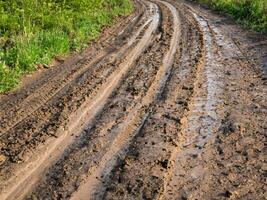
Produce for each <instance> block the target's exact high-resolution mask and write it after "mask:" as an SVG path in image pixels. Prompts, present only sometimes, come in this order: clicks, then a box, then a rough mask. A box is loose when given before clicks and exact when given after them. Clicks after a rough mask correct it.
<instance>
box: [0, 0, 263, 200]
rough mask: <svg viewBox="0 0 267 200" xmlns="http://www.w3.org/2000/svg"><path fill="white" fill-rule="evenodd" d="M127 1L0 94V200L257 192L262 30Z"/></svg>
mask: <svg viewBox="0 0 267 200" xmlns="http://www.w3.org/2000/svg"><path fill="white" fill-rule="evenodd" d="M135 6H136V11H135V13H134V14H132V15H131V16H129V17H124V18H123V17H121V18H120V19H118V21H117V23H116V24H115V25H114V26H113V27H110V28H107V29H106V30H104V32H103V34H102V36H101V38H100V40H99V41H97V42H95V43H92V44H90V46H89V48H88V49H87V50H85V51H84V52H83V53H82V54H75V55H73V56H71V57H70V58H67V59H66V60H65V61H64V62H62V63H61V64H58V65H57V66H55V67H53V68H51V69H47V70H45V71H44V72H42V73H38V74H36V75H34V76H33V77H32V78H30V80H28V81H27V83H25V84H24V85H23V86H22V87H21V88H20V89H18V90H17V91H14V92H12V93H11V94H8V95H5V96H3V95H2V96H1V97H0V98H1V99H0V105H1V109H0V199H3V200H4V199H16V200H17V199H73V200H74V199H76V200H78V199H80V200H83V199H85V200H87V199H119V200H121V199H125V200H131V199H132V200H136V199H164V200H172V199H181V200H186V199H190V200H193V199H253V200H256V199H260V200H262V199H266V191H267V188H266V177H267V163H266V155H267V154H266V153H267V152H266V133H267V126H266V125H267V87H266V83H267V82H266V80H267V79H266V72H267V69H266V68H267V37H266V36H263V35H259V34H256V33H253V32H250V31H247V30H244V29H243V28H241V27H240V26H238V25H236V24H235V23H234V22H233V21H232V20H230V19H228V18H226V17H223V16H219V15H216V14H215V13H212V12H211V11H209V10H207V9H206V8H203V7H200V6H198V5H196V4H193V3H190V2H188V1H182V0H180V1H179V0H165V1H161V0H155V1H154V0H153V1H146V0H136V1H135Z"/></svg>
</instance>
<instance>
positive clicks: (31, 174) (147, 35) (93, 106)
mask: <svg viewBox="0 0 267 200" xmlns="http://www.w3.org/2000/svg"><path fill="white" fill-rule="evenodd" d="M152 19H153V18H152ZM148 20H149V21H151V23H150V24H148V25H147V26H148V27H147V30H146V31H145V32H144V35H143V36H142V38H140V41H139V42H138V43H137V44H136V46H135V47H134V48H133V49H132V50H131V52H130V53H129V54H128V55H127V57H126V59H125V60H124V62H123V63H122V64H120V66H119V67H118V69H117V70H115V71H114V72H113V74H112V75H111V76H110V77H109V78H108V80H107V81H106V84H103V85H102V86H101V87H100V89H99V91H100V92H99V93H98V94H97V95H96V96H95V97H94V98H93V99H91V101H87V102H86V105H88V104H89V105H90V107H88V106H86V105H85V106H81V108H80V109H79V111H78V112H77V113H75V114H74V115H73V116H72V117H71V118H72V119H73V120H72V124H71V126H69V127H67V129H66V130H68V131H64V132H63V133H62V134H60V136H59V137H58V138H57V139H56V140H55V141H54V142H52V141H49V143H48V144H47V146H46V151H45V152H46V154H45V155H42V156H41V157H39V156H36V157H37V158H36V159H35V160H34V161H31V162H29V163H28V165H26V167H25V169H24V170H23V171H20V172H19V174H20V175H18V176H16V177H14V178H15V179H17V180H19V182H17V183H16V185H13V186H11V187H10V188H9V189H7V190H6V191H2V194H1V198H3V199H6V198H7V199H9V198H10V199H17V198H21V197H23V196H24V195H25V194H26V193H27V192H28V190H29V189H30V188H31V186H33V184H34V182H35V181H37V180H38V179H39V175H38V174H40V173H42V172H43V171H44V170H45V168H47V166H48V165H49V163H51V162H52V160H53V159H55V158H56V157H57V155H56V154H59V153H60V152H62V151H63V150H64V148H65V147H66V146H67V145H68V144H70V142H71V140H72V139H71V133H72V132H73V131H74V129H76V130H75V132H76V131H78V130H77V129H79V127H80V126H81V125H82V124H81V123H83V121H84V120H85V118H86V120H87V121H89V120H90V118H88V114H90V116H91V118H93V116H94V115H95V114H96V113H97V112H98V111H100V110H101V108H102V107H103V105H104V104H105V101H106V99H107V98H108V96H109V95H110V94H111V93H112V91H113V90H114V89H115V88H116V87H117V85H118V83H119V82H120V79H121V77H123V76H124V74H125V73H126V72H127V71H128V68H129V67H130V66H131V65H132V63H133V62H134V60H136V58H137V57H138V56H139V55H140V53H141V52H142V50H143V49H144V48H146V46H147V44H148V43H149V42H150V40H151V35H152V33H153V32H154V30H155V28H156V26H157V19H153V20H150V19H148ZM58 148H61V149H62V150H61V151H59V150H57V149H58ZM55 151H56V152H55ZM22 177H23V178H22ZM33 178H34V179H33ZM29 181H30V182H29ZM9 182H10V183H12V182H13V183H14V182H16V181H15V180H14V179H11V180H9ZM25 183H28V185H27V188H25V187H24V188H23V191H21V190H22V188H21V184H23V185H24V184H25ZM29 183H31V184H29ZM5 184H8V182H6V183H5Z"/></svg>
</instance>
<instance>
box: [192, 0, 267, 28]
mask: <svg viewBox="0 0 267 200" xmlns="http://www.w3.org/2000/svg"><path fill="white" fill-rule="evenodd" d="M194 1H197V2H201V3H205V4H208V5H210V6H211V7H212V8H213V9H216V10H218V11H222V12H224V13H227V14H230V15H231V16H233V17H234V18H235V19H236V20H237V21H238V22H239V23H242V24H244V25H246V26H247V27H249V28H252V29H254V30H256V31H258V32H261V33H267V0H194Z"/></svg>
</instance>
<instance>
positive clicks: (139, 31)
mask: <svg viewBox="0 0 267 200" xmlns="http://www.w3.org/2000/svg"><path fill="white" fill-rule="evenodd" d="M146 13H147V14H146V15H147V16H148V17H149V16H150V18H149V20H147V21H146V22H145V23H143V24H142V26H141V27H139V29H138V30H137V31H136V32H135V33H134V35H133V37H132V38H130V41H128V46H132V45H133V44H134V42H135V39H137V38H138V37H139V35H140V34H142V31H143V30H144V28H146V27H147V25H148V24H149V23H150V22H151V15H153V7H151V6H150V7H149V10H148V12H146ZM125 51H126V50H125ZM113 54H114V55H115V53H113ZM113 54H112V55H113ZM118 56H119V55H118V53H117V56H116V57H118ZM114 59H115V58H114ZM109 62H110V61H109ZM107 77H108V75H107ZM94 93H95V92H94ZM91 96H93V95H91ZM48 120H49V118H48ZM42 121H43V119H42ZM46 122H48V121H47V119H46V121H44V122H43V123H42V124H41V123H39V125H40V126H38V127H35V132H37V133H38V131H39V128H42V127H43V125H44V124H45V123H46ZM37 128H38V129H37ZM32 138H34V135H33V136H32Z"/></svg>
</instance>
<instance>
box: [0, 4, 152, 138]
mask: <svg viewBox="0 0 267 200" xmlns="http://www.w3.org/2000/svg"><path fill="white" fill-rule="evenodd" d="M151 12H152V10H151V8H150V9H149V10H148V13H147V15H148V16H149V14H150V13H151ZM145 17H146V16H144V18H145ZM142 20H143V19H142ZM142 20H140V21H142ZM148 23H149V21H148V20H147V21H146V22H145V23H144V24H143V25H142V26H141V27H140V28H139V29H138V30H137V32H136V33H134V35H133V36H132V37H131V39H130V40H129V42H128V43H127V44H126V45H125V46H123V47H121V48H120V49H118V50H115V52H113V53H111V54H109V53H108V52H107V51H105V50H104V51H101V52H100V53H97V55H96V57H93V59H92V60H90V61H87V62H86V63H85V64H83V63H81V64H79V63H77V64H78V65H81V66H82V67H80V68H79V69H77V71H75V73H72V71H73V70H75V69H71V70H70V69H65V70H64V71H63V72H61V75H60V77H58V76H55V77H54V78H53V79H52V80H50V81H49V82H47V83H45V84H44V85H43V86H41V87H40V88H38V89H37V90H35V91H34V94H33V95H30V96H28V97H27V98H26V99H24V100H23V102H22V103H20V104H19V105H18V106H19V107H20V108H19V109H18V110H16V108H14V109H15V110H16V111H15V113H20V115H19V116H18V115H15V117H12V119H9V121H8V123H7V124H6V125H5V126H4V127H3V126H2V125H0V137H1V136H3V135H4V134H5V133H6V132H8V131H9V130H11V129H12V128H14V127H15V126H16V125H17V124H19V123H20V122H22V121H23V120H24V119H25V118H27V117H28V116H30V115H31V114H33V113H34V112H35V111H37V110H38V109H39V108H40V107H42V106H43V105H45V104H46V103H47V102H49V100H51V99H52V98H53V97H55V96H56V95H57V94H58V93H59V92H60V91H62V90H63V89H64V88H66V87H68V86H69V85H70V84H71V83H72V82H73V81H75V79H76V78H77V77H79V76H80V75H81V74H84V73H85V72H86V71H87V70H90V66H93V65H95V64H97V63H98V62H99V61H101V60H102V59H105V58H106V57H107V56H109V57H110V58H111V59H112V60H111V61H109V62H113V61H114V60H115V59H116V58H117V57H118V55H119V54H123V53H124V52H126V51H127V49H129V48H130V47H131V46H132V45H133V43H134V41H135V40H136V39H137V37H138V35H140V33H141V31H142V30H143V29H144V28H145V26H146V25H147V24H148ZM124 31H125V30H124ZM77 64H75V65H77ZM64 74H67V79H64ZM62 80H63V81H62ZM58 85H59V86H58ZM51 91H52V94H51ZM33 100H34V101H33ZM31 101H33V102H31ZM29 103H31V105H30V109H29V112H25V110H24V107H25V106H27V105H28V104H29ZM3 116H5V114H3ZM0 121H1V119H0ZM12 123H13V124H12ZM11 124H12V126H10V125H11ZM5 127H6V128H5Z"/></svg>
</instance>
